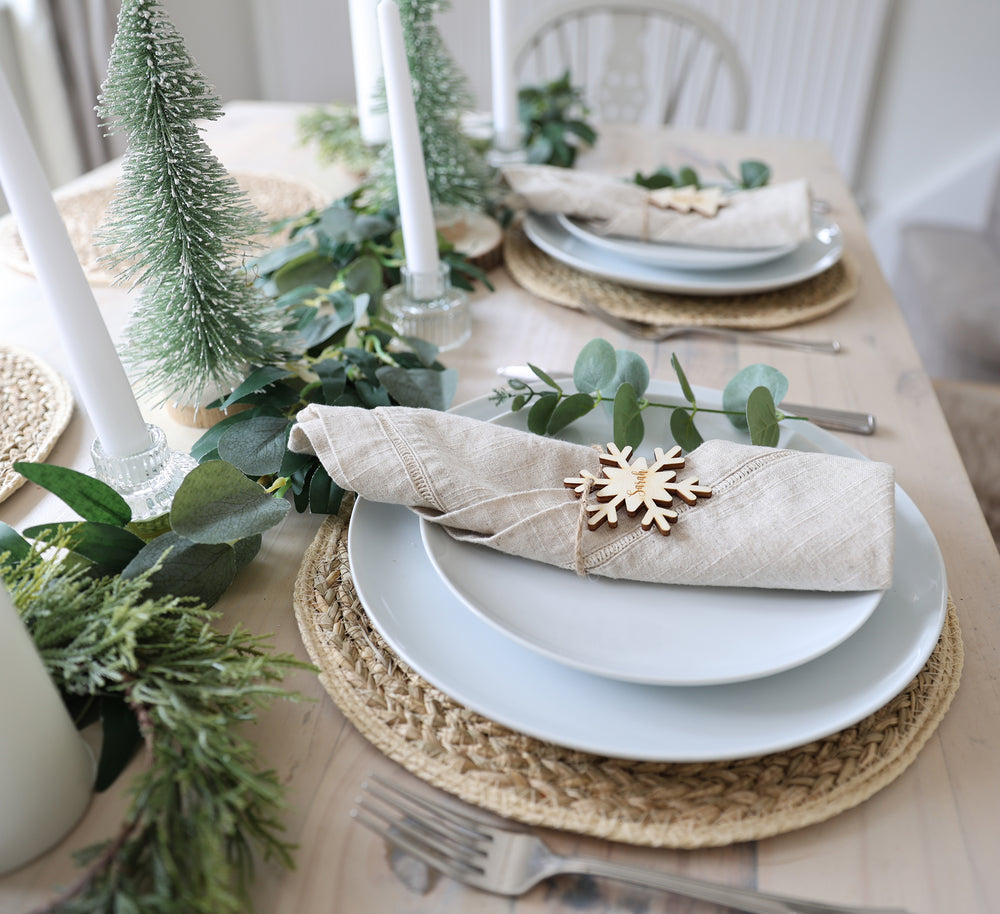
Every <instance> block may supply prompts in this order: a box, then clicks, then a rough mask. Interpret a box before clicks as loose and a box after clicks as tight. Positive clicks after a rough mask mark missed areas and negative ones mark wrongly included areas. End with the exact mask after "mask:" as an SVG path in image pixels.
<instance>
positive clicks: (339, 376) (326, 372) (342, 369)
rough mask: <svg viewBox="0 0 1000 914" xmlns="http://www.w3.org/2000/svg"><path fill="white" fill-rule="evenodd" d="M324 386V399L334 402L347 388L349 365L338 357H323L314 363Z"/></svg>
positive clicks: (314, 369)
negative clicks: (320, 360)
mask: <svg viewBox="0 0 1000 914" xmlns="http://www.w3.org/2000/svg"><path fill="white" fill-rule="evenodd" d="M313 371H315V372H316V374H318V375H319V379H320V383H321V384H322V387H323V400H324V402H326V403H333V402H334V401H335V400H336V399H337V397H339V396H340V395H341V394H342V393H343V392H344V390H345V389H346V388H347V366H346V365H345V364H344V363H343V362H340V361H338V360H337V359H323V361H322V362H317V363H316V364H315V365H313Z"/></svg>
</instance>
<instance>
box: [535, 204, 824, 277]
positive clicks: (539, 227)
mask: <svg viewBox="0 0 1000 914" xmlns="http://www.w3.org/2000/svg"><path fill="white" fill-rule="evenodd" d="M814 225H818V228H817V229H816V232H815V234H814V235H813V237H812V238H811V239H810V240H809V241H806V242H805V243H804V244H800V245H799V246H798V247H797V248H796V249H795V250H794V251H792V252H791V253H789V254H785V255H784V256H783V257H779V258H778V259H777V260H772V261H770V262H769V263H764V264H758V265H757V266H749V267H737V268H734V269H731V270H719V271H718V272H710V271H705V272H700V273H699V272H694V271H687V270H671V269H668V268H666V267H658V266H652V265H650V264H647V263H640V262H638V261H635V260H629V259H627V258H625V257H621V256H620V255H617V254H613V253H611V252H609V251H602V250H600V249H599V248H595V247H593V246H591V245H590V244H588V243H587V242H585V241H583V240H582V239H580V238H576V237H574V236H573V235H571V234H570V233H569V232H568V231H566V229H565V228H563V227H562V226H561V225H560V224H559V222H558V221H557V219H556V218H555V216H550V215H544V214H541V213H528V214H527V215H526V216H525V217H524V223H523V227H524V232H525V234H526V235H527V236H528V238H530V239H531V241H532V242H533V243H534V244H536V245H538V247H540V248H541V249H542V250H543V251H545V253H546V254H548V255H549V256H551V257H554V258H555V259H556V260H558V261H561V262H562V263H565V264H566V265H567V266H570V267H572V268H573V269H575V270H580V271H581V272H583V273H590V274H592V275H594V276H599V277H600V278H602V279H610V280H613V281H614V282H619V283H621V284H622V285H626V286H633V287H635V288H637V289H650V290H653V291H655V292H676V293H683V294H685V295H746V294H749V293H751V292H766V291H767V290H769V289H780V288H782V287H784V286H790V285H793V284H794V283H797V282H802V281H803V280H806V279H810V278H811V277H813V276H816V275H818V274H819V273H822V272H823V271H824V270H827V269H829V268H830V267H832V266H833V265H834V264H835V263H837V261H838V260H840V258H841V256H842V255H843V248H844V245H843V239H842V237H841V234H840V228H839V226H837V224H836V223H835V222H830V221H829V220H827V219H825V218H824V217H821V216H814Z"/></svg>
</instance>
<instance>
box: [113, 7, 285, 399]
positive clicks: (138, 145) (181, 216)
mask: <svg viewBox="0 0 1000 914" xmlns="http://www.w3.org/2000/svg"><path fill="white" fill-rule="evenodd" d="M98 100H99V106H98V112H99V114H100V116H101V118H102V119H103V120H104V121H105V122H106V125H107V126H108V128H109V129H110V131H111V132H112V133H119V132H121V133H124V134H125V135H126V137H127V151H126V154H125V157H124V161H123V163H122V176H121V180H120V183H119V186H118V191H117V193H116V195H115V198H114V200H113V201H112V203H111V206H110V208H109V218H108V221H107V222H106V224H105V227H104V229H103V231H102V240H103V241H105V242H106V243H108V244H109V245H112V246H114V250H113V253H111V254H109V255H108V256H107V258H106V260H107V261H108V262H109V263H110V264H111V265H112V266H113V267H118V268H120V275H119V279H120V281H128V282H130V283H132V284H134V285H140V286H141V287H142V289H141V293H140V297H139V303H138V306H137V308H136V310H135V312H134V313H133V315H132V317H131V319H130V320H129V323H128V326H127V328H126V331H125V339H126V345H125V347H124V353H125V359H126V362H127V364H128V367H129V368H130V370H131V373H132V375H133V376H134V377H135V378H136V379H137V386H138V388H139V390H140V392H142V393H143V394H149V395H153V396H157V397H160V398H161V401H165V400H166V399H168V398H173V399H176V400H179V401H181V402H184V403H193V404H197V403H198V401H199V400H200V399H201V396H202V394H203V392H204V391H205V390H206V389H211V388H213V387H214V388H218V389H227V388H228V386H229V385H230V384H231V382H232V380H233V379H234V378H235V376H236V375H237V374H238V373H239V372H240V371H241V370H242V369H243V367H244V366H245V365H246V364H247V363H253V362H257V361H260V360H261V359H266V358H268V357H269V356H270V355H271V354H272V352H273V351H274V350H275V349H276V348H279V347H280V341H281V336H280V333H279V332H278V329H279V328H278V327H277V325H276V323H275V321H274V319H273V317H271V316H269V315H268V313H267V309H266V307H265V303H264V300H263V299H262V298H261V297H260V296H259V295H258V293H257V292H256V290H255V289H254V286H253V284H252V282H251V281H250V279H249V278H248V277H247V274H246V271H245V270H244V269H242V267H241V257H242V254H243V251H244V250H245V248H246V245H247V243H248V241H249V239H251V238H252V237H253V236H254V235H255V234H257V233H258V232H259V231H260V230H261V229H262V227H263V224H262V221H261V216H260V215H259V214H258V213H257V212H256V211H255V210H254V208H253V207H252V206H251V204H250V202H249V200H248V199H247V197H246V196H245V195H244V194H243V192H242V191H241V190H240V189H239V187H238V186H237V184H236V182H235V181H234V180H233V179H232V178H231V177H230V176H229V175H228V174H227V172H226V170H225V169H224V168H223V166H222V164H221V163H220V162H219V161H218V159H216V158H215V156H214V155H213V154H212V152H211V150H210V149H209V147H208V145H207V144H206V143H205V140H204V139H203V138H202V136H201V133H200V127H199V124H198V122H199V120H201V119H205V120H216V119H218V118H219V117H220V116H221V114H222V108H221V105H220V102H219V99H218V98H217V97H216V96H215V95H214V93H213V91H212V89H211V87H210V86H209V85H208V83H207V82H206V81H205V79H204V77H203V76H202V75H201V73H200V72H199V71H198V70H197V68H196V66H195V63H194V61H193V60H192V59H191V56H190V55H189V54H188V52H187V50H186V48H185V47H184V42H183V40H182V38H181V36H180V35H179V34H178V33H177V31H176V29H174V27H173V25H172V24H171V23H170V21H169V19H168V18H167V17H166V15H165V14H164V12H163V10H162V8H161V5H160V2H159V0H125V2H124V3H123V4H122V7H121V11H120V14H119V18H118V31H117V34H116V36H115V40H114V45H113V47H112V49H111V57H110V60H109V62H108V75H107V79H106V80H105V82H104V85H103V87H102V91H101V95H100V97H99V99H98Z"/></svg>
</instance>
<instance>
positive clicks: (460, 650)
mask: <svg viewBox="0 0 1000 914" xmlns="http://www.w3.org/2000/svg"><path fill="white" fill-rule="evenodd" d="M667 388H670V389H671V392H675V391H676V386H675V385H656V387H655V389H654V392H660V391H663V390H665V389H667ZM696 393H697V395H698V396H699V398H701V397H702V396H705V392H703V391H699V390H697V389H696ZM706 402H707V401H706ZM455 411H456V412H459V413H461V414H463V415H467V416H473V417H475V418H479V419H490V418H493V417H495V416H496V414H497V412H498V410H497V407H496V406H494V405H493V404H491V403H490V402H489V401H488V400H487V399H486V398H482V399H479V400H474V401H472V402H471V403H467V404H464V405H463V406H461V407H458V408H457V409H456V410H455ZM647 412H648V411H647ZM796 427H797V435H798V436H801V438H803V439H805V441H806V442H811V443H812V444H814V445H815V446H816V447H817V448H819V449H821V450H824V451H828V452H830V453H836V454H842V455H845V456H854V457H858V456H860V455H859V454H858V452H856V451H855V450H853V449H852V448H850V447H848V446H846V445H844V444H843V443H841V442H840V441H839V440H838V439H836V438H835V437H833V436H832V435H830V434H829V433H827V432H824V431H823V430H822V429H818V428H816V427H815V426H812V425H808V424H806V423H802V424H801V425H798V424H797V426H796ZM567 437H569V436H567ZM796 440H797V439H793V440H790V441H787V442H786V443H788V444H791V445H795V444H796ZM805 446H807V447H808V444H806V445H805ZM348 549H349V553H350V561H351V569H352V575H353V579H354V583H355V586H356V588H357V591H358V596H359V597H360V599H361V601H362V603H363V604H364V606H365V609H366V610H367V612H368V614H369V617H370V619H371V621H372V624H373V625H374V626H375V627H376V628H377V629H378V631H379V632H380V633H381V634H382V636H383V637H384V638H385V640H386V642H387V643H388V644H389V645H390V646H391V647H392V649H393V650H394V651H395V652H396V654H397V655H398V656H399V657H400V658H401V659H402V660H404V661H405V662H406V663H408V664H409V665H410V666H411V667H412V668H413V669H414V670H415V671H416V672H417V673H418V674H420V675H421V676H423V677H424V678H425V679H426V680H427V681H429V682H431V683H432V684H433V685H435V686H436V687H437V688H439V689H441V691H443V692H444V693H445V694H447V695H450V696H451V697H452V698H453V699H455V700H456V701H458V702H461V703H462V704H464V705H465V706H466V707H468V708H471V709H472V710H474V711H476V712H478V713H480V714H482V715H484V716H486V717H489V718H490V719H492V720H496V721H498V722H499V723H502V724H504V725H506V726H508V727H511V728H513V729H515V730H519V731H521V732H523V733H527V734H529V735H531V736H534V737H537V738H538V739H543V740H548V741H551V742H555V743H558V744H560V745H564V746H568V747H570V748H574V749H579V750H581V751H585V752H593V753H597V754H602V755H608V756H612V757H616V758H633V759H648V760H651V761H678V762H680V761H711V760H722V759H731V758H741V757H746V756H751V755H757V754H761V753H767V752H778V751H781V750H783V749H788V748H791V747H793V746H799V745H802V744H804V743H807V742H810V741H811V740H815V739H822V738H823V737H825V736H828V735H829V734H830V733H834V732H836V731H837V730H841V729H843V728H844V727H848V726H850V725H851V724H853V723H856V722H857V721H858V720H860V719H862V718H863V717H865V716H867V715H868V714H871V713H872V712H874V711H876V710H877V709H878V708H880V707H881V706H882V705H883V704H885V703H886V702H887V701H889V700H890V699H891V698H892V697H893V696H895V695H897V694H898V693H899V692H900V691H902V689H903V688H904V687H905V686H906V684H907V683H908V682H909V680H910V679H911V678H912V677H913V676H914V675H916V673H917V672H918V671H919V670H920V669H921V668H922V667H923V665H924V663H925V662H926V660H927V657H929V656H930V653H931V651H932V650H933V649H934V645H935V644H936V643H937V639H938V636H939V635H940V632H941V627H942V625H943V623H944V617H945V610H946V594H947V584H946V580H945V570H944V563H943V561H942V559H941V553H940V550H939V549H938V546H937V542H936V541H935V539H934V536H933V534H932V533H931V530H930V528H929V527H928V526H927V523H926V521H925V520H924V518H923V516H922V515H921V514H920V512H919V511H918V509H917V508H916V506H915V505H914V504H913V502H912V501H911V500H910V498H909V497H908V496H907V495H906V494H905V493H904V492H903V491H902V490H901V489H899V488H898V487H897V489H896V568H895V579H894V583H893V586H892V588H891V589H890V590H888V591H887V592H886V594H885V595H884V597H883V598H882V601H881V603H880V604H879V607H878V609H877V610H876V611H875V612H874V613H873V614H872V616H871V618H870V619H869V620H868V621H867V622H866V623H865V624H864V625H863V626H862V627H861V628H860V629H859V630H858V631H857V632H856V633H855V634H854V635H852V636H851V637H850V638H848V639H847V640H846V641H844V642H843V643H842V644H840V645H839V646H837V647H835V648H834V649H833V650H830V651H828V652H827V653H825V654H823V655H822V656H820V657H818V658H817V659H815V660H813V661H811V662H810V663H806V664H803V665H800V666H797V667H795V668H793V669H791V670H787V671H785V672H782V673H778V674H776V675H773V676H767V677H764V678H761V679H755V680H752V681H749V682H741V683H734V684H729V685H714V686H688V687H673V686H657V685H643V684H637V683H630V682H624V681H621V680H615V679H609V678H606V677H603V676H595V675H592V674H590V673H586V672H583V671H580V670H576V669H573V668H572V667H569V666H567V665H565V664H563V663H559V662H556V661H554V660H551V659H549V658H547V657H544V656H542V655H540V654H539V653H537V652H535V651H531V650H528V649H527V648H525V647H523V646H521V645H520V644H518V643H516V642H515V641H513V640H512V639H511V638H508V637H506V636H505V635H504V634H502V633H501V632H499V631H497V630H496V629H495V628H494V627H493V626H491V625H489V624H487V623H486V622H484V621H483V620H482V619H480V618H478V617H477V616H476V615H475V614H473V613H471V612H469V610H468V609H467V608H466V607H465V606H464V605H463V604H462V603H461V602H460V601H459V600H458V599H457V598H456V597H455V596H454V594H452V593H451V591H450V590H449V589H448V587H447V586H446V585H445V584H444V582H443V581H442V580H441V579H440V577H439V576H438V574H437V573H436V572H435V570H434V568H433V566H432V565H431V563H430V560H429V559H428V558H427V554H426V552H425V550H424V547H423V543H422V541H421V536H420V525H419V521H418V519H417V517H416V516H415V515H414V514H413V513H412V512H410V511H409V510H407V509H406V508H403V507H400V506H397V505H383V504H377V503H374V502H368V501H365V500H364V499H359V500H358V502H357V504H356V505H355V508H354V514H353V516H352V519H351V525H350V531H349V537H348Z"/></svg>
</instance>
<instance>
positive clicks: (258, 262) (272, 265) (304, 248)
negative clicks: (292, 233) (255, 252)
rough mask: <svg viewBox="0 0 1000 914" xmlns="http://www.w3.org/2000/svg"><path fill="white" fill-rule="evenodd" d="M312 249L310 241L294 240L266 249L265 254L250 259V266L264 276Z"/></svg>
mask: <svg viewBox="0 0 1000 914" xmlns="http://www.w3.org/2000/svg"><path fill="white" fill-rule="evenodd" d="M313 250H314V247H313V244H312V242H311V241H308V240H305V239H303V240H301V241H294V242H292V243H291V244H287V245H285V246H284V247H281V248H276V249H275V250H273V251H268V252H267V253H266V254H262V255H261V256H260V257H257V258H256V259H255V260H252V261H250V268H251V269H252V270H254V271H255V272H257V273H259V274H260V275H261V276H266V275H267V274H269V273H273V272H274V271H275V270H280V269H281V268H282V267H283V266H285V264H288V263H291V262H292V261H293V260H297V259H299V258H300V257H302V256H303V255H305V254H309V253H311V252H312V251H313Z"/></svg>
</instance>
